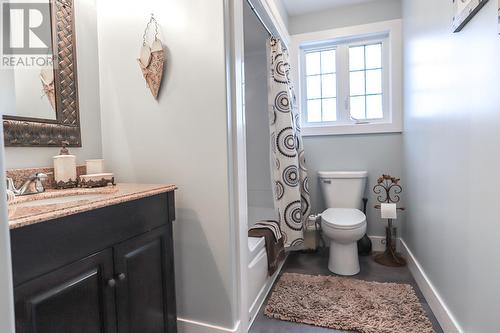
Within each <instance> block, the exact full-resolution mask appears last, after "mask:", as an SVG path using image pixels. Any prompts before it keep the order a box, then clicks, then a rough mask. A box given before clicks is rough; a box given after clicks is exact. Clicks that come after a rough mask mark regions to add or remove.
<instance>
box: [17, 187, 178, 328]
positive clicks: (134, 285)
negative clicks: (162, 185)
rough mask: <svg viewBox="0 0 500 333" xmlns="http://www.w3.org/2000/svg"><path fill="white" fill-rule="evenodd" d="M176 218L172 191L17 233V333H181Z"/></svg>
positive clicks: (42, 224)
mask: <svg viewBox="0 0 500 333" xmlns="http://www.w3.org/2000/svg"><path fill="white" fill-rule="evenodd" d="M174 219H175V215H174V192H168V193H163V194H160V195H156V196H152V197H147V198H143V199H139V200H134V201H130V202H125V203H122V204H118V205H114V206H109V207H105V208H100V209H97V210H92V211H89V212H85V213H82V214H77V215H72V216H68V217H64V218H61V219H57V220H53V221H47V222H43V223H38V224H35V225H32V226H27V227H22V228H19V229H14V230H12V231H11V242H12V260H13V273H14V284H15V288H14V297H15V312H16V331H17V333H94V332H95V333H108V332H119V333H160V332H161V333H164V332H166V333H175V332H177V330H176V320H177V319H176V309H175V283H174V262H173V244H172V221H173V220H174ZM106 240H107V241H106ZM40 266H41V267H42V269H40Z"/></svg>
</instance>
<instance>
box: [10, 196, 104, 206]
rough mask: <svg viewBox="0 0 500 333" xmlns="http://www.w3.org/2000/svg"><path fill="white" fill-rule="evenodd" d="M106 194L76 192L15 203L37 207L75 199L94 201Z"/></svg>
mask: <svg viewBox="0 0 500 333" xmlns="http://www.w3.org/2000/svg"><path fill="white" fill-rule="evenodd" d="M103 195H104V194H74V195H69V196H60V197H52V198H47V199H35V200H30V201H25V202H20V203H14V204H15V205H16V206H17V207H36V206H46V205H54V204H56V205H57V204H66V203H72V202H75V201H92V200H96V199H99V198H102V197H103Z"/></svg>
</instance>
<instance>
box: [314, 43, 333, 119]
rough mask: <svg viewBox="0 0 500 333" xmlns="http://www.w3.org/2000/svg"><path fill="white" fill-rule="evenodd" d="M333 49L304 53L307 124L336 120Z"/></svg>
mask: <svg viewBox="0 0 500 333" xmlns="http://www.w3.org/2000/svg"><path fill="white" fill-rule="evenodd" d="M336 68H337V66H336V59H335V49H330V50H328V49H327V50H322V51H312V52H307V53H306V81H307V95H306V96H307V97H306V99H307V122H310V123H315V122H324V121H336V120H337V73H336Z"/></svg>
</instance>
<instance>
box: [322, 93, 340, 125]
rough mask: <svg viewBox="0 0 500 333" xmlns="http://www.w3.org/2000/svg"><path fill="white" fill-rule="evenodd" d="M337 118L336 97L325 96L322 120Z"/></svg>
mask: <svg viewBox="0 0 500 333" xmlns="http://www.w3.org/2000/svg"><path fill="white" fill-rule="evenodd" d="M335 120H337V99H336V98H327V99H324V100H323V121H335Z"/></svg>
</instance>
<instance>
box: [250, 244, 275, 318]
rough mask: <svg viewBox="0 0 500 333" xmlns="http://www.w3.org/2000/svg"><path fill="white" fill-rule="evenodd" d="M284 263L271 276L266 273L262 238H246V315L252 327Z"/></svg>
mask: <svg viewBox="0 0 500 333" xmlns="http://www.w3.org/2000/svg"><path fill="white" fill-rule="evenodd" d="M283 263H284V261H283V262H282V263H281V265H280V267H279V268H278V269H277V270H276V272H275V273H274V274H273V276H268V273H267V253H266V248H265V240H264V237H259V238H257V237H248V274H247V276H248V305H249V309H248V314H249V318H250V325H252V323H253V320H254V319H255V316H256V315H257V312H258V311H259V308H260V307H261V305H262V303H264V300H265V299H266V297H267V294H268V293H269V291H270V290H271V288H272V286H273V284H274V281H275V280H276V278H277V277H278V275H279V272H280V270H281V268H282V267H283Z"/></svg>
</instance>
